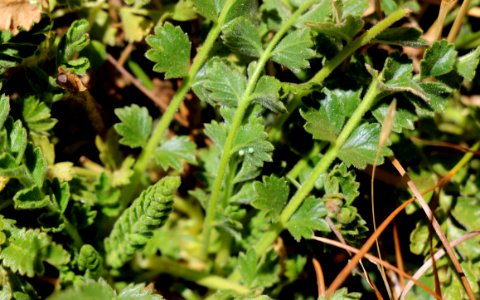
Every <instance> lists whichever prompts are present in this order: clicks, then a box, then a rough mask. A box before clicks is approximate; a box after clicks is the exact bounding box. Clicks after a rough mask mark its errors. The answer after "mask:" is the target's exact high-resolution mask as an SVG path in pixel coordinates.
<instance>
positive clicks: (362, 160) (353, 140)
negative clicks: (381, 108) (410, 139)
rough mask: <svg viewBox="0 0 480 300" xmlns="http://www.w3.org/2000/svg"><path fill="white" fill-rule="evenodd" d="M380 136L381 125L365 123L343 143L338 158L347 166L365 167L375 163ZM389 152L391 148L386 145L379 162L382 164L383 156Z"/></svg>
mask: <svg viewBox="0 0 480 300" xmlns="http://www.w3.org/2000/svg"><path fill="white" fill-rule="evenodd" d="M379 138H380V125H379V124H368V123H364V124H362V125H360V126H359V127H358V128H357V129H355V130H354V131H353V132H352V134H351V135H350V137H349V138H348V139H347V141H346V142H345V143H344V144H343V146H342V148H341V149H340V151H339V153H338V158H340V159H341V160H342V161H343V162H344V163H345V164H346V165H347V166H350V165H354V166H355V167H356V168H359V169H363V168H365V167H366V166H367V164H373V163H375V155H376V153H377V149H378V140H379ZM389 153H390V150H389V149H388V148H386V147H384V148H383V149H382V151H381V152H380V154H381V155H380V157H379V159H378V161H377V163H378V164H382V163H383V156H386V155H388V154H389Z"/></svg>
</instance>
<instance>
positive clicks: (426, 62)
mask: <svg viewBox="0 0 480 300" xmlns="http://www.w3.org/2000/svg"><path fill="white" fill-rule="evenodd" d="M456 59H457V51H456V50H455V45H453V44H449V43H448V42H447V41H446V40H441V41H436V42H435V43H433V45H432V47H430V48H429V49H427V50H426V51H425V55H424V56H423V59H422V60H421V61H420V75H421V77H422V78H426V77H430V76H440V75H444V74H447V73H450V72H451V71H452V70H453V69H454V67H455V62H456Z"/></svg>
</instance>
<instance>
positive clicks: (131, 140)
mask: <svg viewBox="0 0 480 300" xmlns="http://www.w3.org/2000/svg"><path fill="white" fill-rule="evenodd" d="M115 114H116V115H117V117H118V118H119V119H120V121H122V122H121V123H117V124H115V125H114V128H115V130H116V131H117V133H118V134H119V135H120V136H121V137H122V138H121V139H120V141H119V142H120V144H122V145H127V146H129V147H131V148H137V147H143V146H145V144H146V143H147V141H148V137H149V136H150V133H151V131H152V117H150V115H149V113H148V110H147V109H146V108H145V107H140V106H138V105H136V104H133V105H131V106H127V107H123V108H117V109H115Z"/></svg>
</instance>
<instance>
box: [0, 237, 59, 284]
mask: <svg viewBox="0 0 480 300" xmlns="http://www.w3.org/2000/svg"><path fill="white" fill-rule="evenodd" d="M50 243H51V241H50V238H49V237H48V236H47V235H46V234H45V233H43V232H40V231H38V230H26V229H17V230H15V234H12V235H11V236H10V237H9V238H8V242H7V245H6V247H4V248H3V249H2V251H1V252H0V260H1V261H2V265H3V266H5V267H8V268H10V269H11V270H12V271H13V272H15V273H17V272H18V273H19V274H21V275H26V276H28V277H33V276H35V275H42V274H43V272H44V266H43V260H44V259H45V256H46V255H45V252H46V251H47V250H48V246H49V245H50Z"/></svg>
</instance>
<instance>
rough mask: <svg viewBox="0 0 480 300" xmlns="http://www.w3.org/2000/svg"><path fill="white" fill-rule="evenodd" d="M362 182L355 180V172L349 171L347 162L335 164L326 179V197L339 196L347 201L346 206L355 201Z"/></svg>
mask: <svg viewBox="0 0 480 300" xmlns="http://www.w3.org/2000/svg"><path fill="white" fill-rule="evenodd" d="M359 186H360V184H359V183H358V182H357V181H355V173H354V172H353V171H349V170H348V168H347V166H346V165H345V164H339V165H335V167H334V168H333V169H332V171H330V173H328V175H327V176H326V178H325V180H324V189H325V195H324V196H323V198H324V199H327V201H328V199H329V198H339V197H341V198H342V199H343V200H344V201H345V206H349V205H351V204H352V203H353V201H354V200H355V198H357V196H358V195H359V191H358V188H359Z"/></svg>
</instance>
